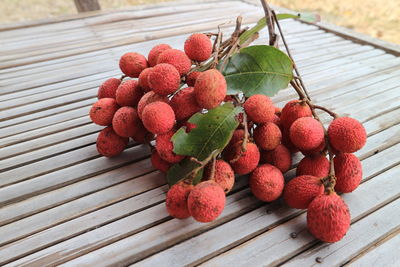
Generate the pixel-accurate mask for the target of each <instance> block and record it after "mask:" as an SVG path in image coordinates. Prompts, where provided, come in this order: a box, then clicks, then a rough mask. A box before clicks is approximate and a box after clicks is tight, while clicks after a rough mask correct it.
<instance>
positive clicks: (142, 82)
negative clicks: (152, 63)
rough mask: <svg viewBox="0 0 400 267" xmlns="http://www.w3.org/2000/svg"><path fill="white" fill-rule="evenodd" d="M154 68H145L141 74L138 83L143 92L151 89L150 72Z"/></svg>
mask: <svg viewBox="0 0 400 267" xmlns="http://www.w3.org/2000/svg"><path fill="white" fill-rule="evenodd" d="M152 70H153V68H147V69H144V70H143V71H142V72H141V73H140V75H139V79H138V83H139V86H140V88H141V89H142V90H143V92H148V91H150V90H151V88H150V85H149V74H150V73H151V71H152Z"/></svg>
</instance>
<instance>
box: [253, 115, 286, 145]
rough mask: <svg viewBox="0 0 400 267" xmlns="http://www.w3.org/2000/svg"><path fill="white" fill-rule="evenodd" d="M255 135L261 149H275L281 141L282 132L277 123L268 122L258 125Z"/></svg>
mask: <svg viewBox="0 0 400 267" xmlns="http://www.w3.org/2000/svg"><path fill="white" fill-rule="evenodd" d="M253 137H254V141H255V142H256V144H257V145H258V146H259V147H260V148H261V149H264V150H273V149H275V148H276V147H277V146H278V145H279V144H280V143H281V139H282V133H281V130H280V129H279V127H278V126H277V125H276V124H274V123H272V122H266V123H263V124H261V125H259V126H257V128H256V129H255V130H254V134H253Z"/></svg>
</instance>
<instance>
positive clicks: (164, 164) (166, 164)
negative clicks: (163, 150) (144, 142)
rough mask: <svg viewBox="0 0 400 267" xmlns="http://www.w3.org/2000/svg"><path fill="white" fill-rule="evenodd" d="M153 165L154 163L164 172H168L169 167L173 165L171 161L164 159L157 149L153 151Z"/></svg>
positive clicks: (154, 165)
mask: <svg viewBox="0 0 400 267" xmlns="http://www.w3.org/2000/svg"><path fill="white" fill-rule="evenodd" d="M151 165H153V167H154V168H156V169H157V170H159V171H160V172H162V173H167V171H168V170H169V168H171V166H172V164H171V163H169V162H168V161H165V160H163V159H162V158H161V157H160V155H158V153H157V150H154V151H153V153H152V154H151Z"/></svg>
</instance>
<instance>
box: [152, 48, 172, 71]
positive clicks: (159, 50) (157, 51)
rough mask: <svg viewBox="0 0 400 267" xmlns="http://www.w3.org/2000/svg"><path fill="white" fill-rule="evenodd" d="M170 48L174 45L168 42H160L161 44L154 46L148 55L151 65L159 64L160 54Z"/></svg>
mask: <svg viewBox="0 0 400 267" xmlns="http://www.w3.org/2000/svg"><path fill="white" fill-rule="evenodd" d="M168 49H172V47H171V46H169V45H167V44H159V45H156V46H155V47H153V48H152V49H151V50H150V52H149V55H148V56H147V58H148V59H149V65H150V67H154V66H155V65H157V60H158V56H159V55H160V54H161V53H162V52H164V51H165V50H168Z"/></svg>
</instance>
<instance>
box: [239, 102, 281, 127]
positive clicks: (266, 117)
mask: <svg viewBox="0 0 400 267" xmlns="http://www.w3.org/2000/svg"><path fill="white" fill-rule="evenodd" d="M243 107H244V111H245V112H246V114H247V116H248V117H249V120H251V121H253V122H256V123H265V122H269V121H272V120H273V117H274V115H275V107H274V105H273V103H272V101H271V99H270V98H269V97H268V96H265V95H252V96H250V97H249V98H248V99H247V100H246V102H245V103H244V105H243Z"/></svg>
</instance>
